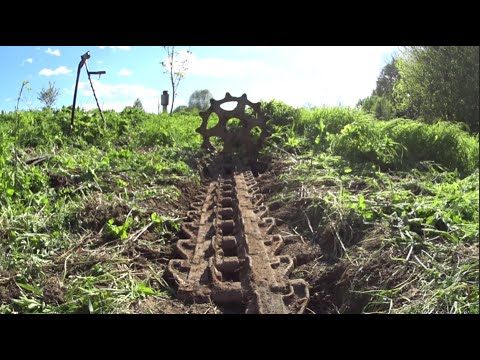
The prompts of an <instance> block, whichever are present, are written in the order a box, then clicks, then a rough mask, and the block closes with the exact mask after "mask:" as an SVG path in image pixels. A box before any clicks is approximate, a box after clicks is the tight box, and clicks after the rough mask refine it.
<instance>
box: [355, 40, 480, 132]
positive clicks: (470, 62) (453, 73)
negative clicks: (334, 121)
mask: <svg viewBox="0 0 480 360" xmlns="http://www.w3.org/2000/svg"><path fill="white" fill-rule="evenodd" d="M478 76H479V47H478V46H408V47H404V48H403V49H402V52H401V53H400V54H399V55H396V56H393V57H392V58H391V59H390V61H389V62H388V63H387V64H386V65H385V66H384V67H383V69H382V71H381V73H380V75H379V76H378V79H377V84H376V88H375V89H374V90H373V92H372V94H371V95H370V96H368V97H367V98H365V99H361V100H360V101H359V102H358V104H357V106H358V107H360V108H361V109H363V110H365V111H367V112H370V113H373V114H375V115H376V117H377V118H378V119H383V120H389V119H394V118H409V119H418V120H422V121H424V122H427V123H433V122H435V121H437V120H446V121H451V122H460V123H463V124H466V126H467V127H468V129H469V130H470V131H471V132H473V133H478V130H479V78H478Z"/></svg>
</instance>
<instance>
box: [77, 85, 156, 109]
mask: <svg viewBox="0 0 480 360" xmlns="http://www.w3.org/2000/svg"><path fill="white" fill-rule="evenodd" d="M92 83H93V87H94V89H95V93H96V94H97V98H98V101H99V103H100V105H101V107H102V110H103V109H105V110H107V109H113V110H115V111H122V110H123V109H124V108H125V106H132V105H133V103H134V101H135V100H136V99H137V98H139V99H140V101H141V102H142V105H143V108H144V109H145V111H147V112H152V113H156V112H157V107H158V101H159V97H160V91H159V90H157V89H152V88H147V87H145V86H143V85H129V84H116V85H112V84H104V83H102V82H100V81H99V80H97V79H92ZM78 90H79V94H80V95H81V96H82V99H83V101H86V102H85V103H84V104H83V105H81V106H82V107H84V108H85V109H93V108H96V104H95V101H92V100H94V99H93V94H92V88H91V87H90V83H89V82H88V81H84V82H83V81H81V82H79V83H78ZM102 104H103V105H102Z"/></svg>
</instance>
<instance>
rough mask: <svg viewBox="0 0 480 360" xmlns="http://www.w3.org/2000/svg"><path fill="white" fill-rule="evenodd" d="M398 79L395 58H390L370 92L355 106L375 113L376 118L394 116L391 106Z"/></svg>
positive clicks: (390, 117) (382, 118)
mask: <svg viewBox="0 0 480 360" xmlns="http://www.w3.org/2000/svg"><path fill="white" fill-rule="evenodd" d="M399 79H400V74H399V72H398V68H397V59H396V58H395V57H394V56H392V58H391V60H390V61H389V62H388V63H387V64H386V65H385V66H384V67H383V69H382V71H381V72H380V75H379V76H378V78H377V86H376V88H375V89H374V90H373V91H372V94H371V95H370V96H368V97H366V98H365V99H361V100H360V101H359V102H358V103H357V107H359V108H361V109H362V110H364V111H366V112H369V113H372V114H375V116H376V117H377V119H381V120H389V119H392V118H393V117H395V116H396V113H395V111H394V106H393V89H394V87H395V85H396V84H397V82H398V80H399Z"/></svg>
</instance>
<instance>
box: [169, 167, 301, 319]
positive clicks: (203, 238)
mask: <svg viewBox="0 0 480 360" xmlns="http://www.w3.org/2000/svg"><path fill="white" fill-rule="evenodd" d="M197 200H198V201H196V202H193V203H192V204H191V211H189V212H188V214H187V215H188V218H189V221H188V222H185V223H184V224H183V225H182V228H181V229H182V235H183V239H181V240H178V241H177V244H176V247H175V254H176V257H177V258H175V259H171V260H170V262H169V264H168V266H167V270H166V276H167V279H169V280H170V281H171V282H173V284H174V285H175V286H176V287H177V297H178V298H179V299H181V300H184V301H190V302H214V303H216V304H217V305H219V306H223V307H225V308H230V309H235V310H234V311H235V312H245V313H261V314H265V313H280V314H286V313H303V312H304V310H305V307H306V306H307V303H308V299H309V291H308V286H307V283H306V282H305V281H304V280H300V279H298V280H290V279H288V276H289V274H290V272H291V271H292V270H293V268H294V261H293V259H292V258H291V257H290V256H288V255H279V252H280V250H281V248H282V246H283V238H282V237H281V236H280V235H279V234H273V230H274V228H275V219H273V218H271V217H268V207H267V206H265V205H264V204H263V200H264V197H263V195H262V194H261V193H260V192H259V187H258V186H257V183H256V181H255V178H254V176H253V174H252V172H251V171H244V172H235V173H234V174H233V176H230V177H228V178H222V177H219V178H218V179H217V180H215V181H210V182H209V183H205V184H204V186H203V187H202V190H201V191H200V194H199V195H198V196H197Z"/></svg>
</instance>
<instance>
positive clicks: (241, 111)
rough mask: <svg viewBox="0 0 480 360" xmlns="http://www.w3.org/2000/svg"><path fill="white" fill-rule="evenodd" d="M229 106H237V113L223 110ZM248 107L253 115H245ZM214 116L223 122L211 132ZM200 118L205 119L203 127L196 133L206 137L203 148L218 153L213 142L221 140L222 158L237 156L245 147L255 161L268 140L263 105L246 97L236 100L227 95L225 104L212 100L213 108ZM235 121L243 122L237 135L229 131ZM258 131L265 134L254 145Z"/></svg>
mask: <svg viewBox="0 0 480 360" xmlns="http://www.w3.org/2000/svg"><path fill="white" fill-rule="evenodd" d="M228 102H237V106H236V107H235V108H234V109H233V110H225V109H222V107H221V105H222V104H224V103H228ZM246 106H249V107H250V108H251V109H252V113H251V114H249V113H246V112H245V109H246ZM213 113H215V114H216V115H217V116H218V118H219V120H218V124H216V125H215V126H214V127H212V128H210V129H208V128H207V126H208V120H209V118H210V116H211V115H212V114H213ZM199 115H200V116H201V117H202V124H201V125H200V127H199V128H198V129H196V131H197V132H198V133H199V134H200V135H202V136H203V143H202V147H203V148H204V149H207V150H209V151H215V150H216V149H215V147H214V146H213V145H212V143H211V141H210V138H211V137H212V136H218V137H220V138H221V139H222V141H223V151H222V154H229V153H233V152H235V151H236V150H238V149H239V148H240V147H244V149H245V151H246V156H248V157H255V156H256V155H257V154H258V151H259V150H260V148H261V147H262V145H263V141H264V140H265V138H266V137H267V136H268V131H267V126H266V117H265V115H264V114H263V113H262V111H261V108H260V103H252V102H251V101H249V100H248V99H247V95H246V94H243V95H242V96H241V97H234V96H232V95H230V93H228V92H227V93H226V94H225V98H224V99H222V100H214V99H211V100H210V108H208V109H207V110H206V111H203V112H200V113H199ZM233 118H236V119H238V120H240V125H241V126H240V128H239V129H236V130H237V131H229V130H228V128H227V123H228V121H229V120H231V119H233ZM255 127H258V128H260V131H261V133H260V137H259V139H258V141H254V139H253V138H252V135H251V131H252V129H253V128H255Z"/></svg>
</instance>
